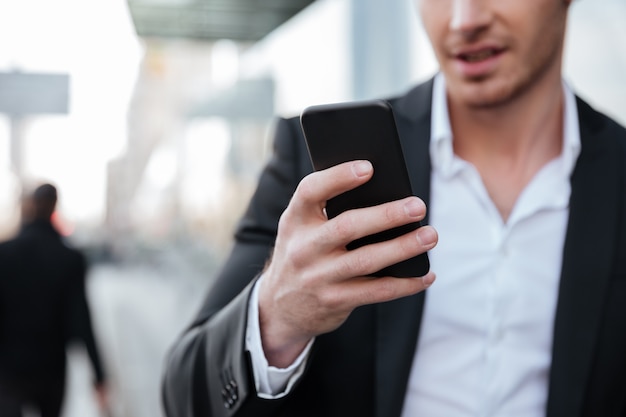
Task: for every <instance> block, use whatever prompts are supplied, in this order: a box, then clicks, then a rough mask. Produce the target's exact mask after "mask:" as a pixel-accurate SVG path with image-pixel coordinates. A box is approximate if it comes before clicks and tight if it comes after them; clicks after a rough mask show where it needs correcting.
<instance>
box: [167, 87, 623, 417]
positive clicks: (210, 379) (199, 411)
mask: <svg viewBox="0 0 626 417" xmlns="http://www.w3.org/2000/svg"><path fill="white" fill-rule="evenodd" d="M431 97H432V82H427V83H425V84H423V85H420V86H418V87H416V88H415V89H413V90H412V91H410V92H409V93H408V94H406V95H404V96H402V97H399V98H396V99H392V100H391V103H392V106H393V109H394V113H395V118H396V122H397V125H398V130H399V133H400V137H401V141H402V146H403V150H404V155H405V158H406V162H407V167H408V170H409V175H410V178H411V182H412V186H413V189H414V192H415V194H416V195H417V196H419V197H421V198H422V199H424V200H425V201H426V203H427V204H428V200H429V187H430V171H431V166H430V157H429V139H430V116H431V111H430V110H431ZM577 106H578V113H579V119H580V132H581V142H582V150H581V155H580V157H579V160H578V162H577V164H576V168H575V170H574V173H573V175H572V179H571V183H572V194H571V201H570V217H569V223H568V228H567V236H566V243H565V248H564V257H563V268H562V276H561V281H560V289H559V297H558V303H557V313H556V319H555V323H554V346H553V361H552V367H551V373H550V381H549V395H548V404H547V410H546V415H547V416H548V417H557V416H563V417H583V416H585V417H597V416H604V417H610V416H620V417H624V416H626V131H625V130H624V128H622V127H621V126H619V125H617V124H616V123H615V122H613V121H612V120H610V119H609V118H607V117H605V116H603V115H601V114H599V113H597V112H596V111H594V110H593V109H592V108H591V107H589V106H588V105H587V104H586V103H584V102H583V101H582V100H580V99H578V100H577ZM311 169H312V168H311V164H310V162H309V158H308V154H307V151H306V146H305V142H304V139H303V136H302V133H301V129H300V126H299V122H298V120H297V119H295V118H294V119H288V120H281V121H279V123H278V126H277V131H276V136H275V143H274V153H273V156H272V158H271V160H270V161H269V163H268V164H267V166H266V168H265V170H264V171H263V173H262V175H261V177H260V181H259V185H258V189H257V191H256V193H255V194H254V196H253V198H252V200H251V202H250V205H249V207H248V210H247V212H246V214H245V216H244V217H243V219H242V220H241V222H240V224H239V227H238V229H237V233H236V241H235V245H234V248H233V250H232V253H231V255H230V257H229V258H228V260H227V261H226V263H225V265H224V267H223V269H222V270H221V272H220V274H219V275H218V277H217V279H216V281H215V284H214V285H213V286H212V288H211V290H210V292H209V294H208V297H207V299H206V301H205V303H204V305H203V307H202V310H201V312H200V314H199V315H198V317H197V319H196V321H195V322H194V323H193V325H192V326H191V327H190V328H189V329H188V331H186V332H185V333H184V334H183V335H182V337H181V338H180V340H179V341H178V342H177V343H176V344H175V345H174V346H173V348H172V350H171V352H170V354H169V357H168V363H167V369H166V373H165V376H164V384H163V399H164V405H165V409H166V410H167V415H168V416H169V417H183V416H186V417H191V416H193V417H199V416H216V417H217V416H235V415H236V416H255V417H259V416H325V417H327V416H337V417H339V416H341V417H345V416H371V417H398V416H399V415H400V413H401V409H402V405H403V398H404V395H405V391H406V387H407V381H408V377H409V372H410V369H411V364H412V359H413V355H414V353H415V348H416V343H417V338H418V335H419V330H420V317H421V313H422V307H423V303H424V297H425V296H426V297H427V296H428V294H427V293H428V291H426V293H421V294H418V295H415V296H412V297H407V298H403V299H399V300H396V301H393V302H388V303H383V304H378V305H370V306H364V307H361V308H358V309H357V310H355V311H354V312H353V314H352V315H351V316H350V317H349V319H348V320H347V321H346V322H345V323H344V325H342V326H341V327H340V328H339V329H338V330H336V331H334V332H332V333H330V334H326V335H322V336H320V337H318V338H317V339H316V342H315V344H314V348H313V351H312V354H311V357H310V360H309V361H308V365H307V369H306V371H305V374H304V375H303V377H302V378H301V380H300V382H299V384H298V385H297V386H296V387H295V388H294V389H293V391H292V392H291V393H290V394H289V395H288V396H286V397H285V398H282V399H280V400H271V401H270V400H262V399H259V398H257V396H256V394H255V388H254V381H253V377H252V373H251V370H250V365H249V358H248V355H247V353H246V352H245V350H244V332H245V322H246V314H247V311H246V308H247V301H248V296H249V293H250V288H251V286H250V285H249V283H250V281H251V280H253V278H254V277H255V276H256V275H257V274H258V273H259V271H260V270H261V269H262V267H263V265H264V263H265V261H266V260H267V258H268V256H269V254H270V251H271V248H272V245H273V243H274V238H275V235H276V228H277V221H278V217H279V216H280V214H281V213H282V211H283V210H284V209H285V207H286V206H287V204H288V202H289V199H290V198H291V195H292V193H293V191H294V189H295V187H296V185H297V183H298V182H299V181H300V179H301V178H302V177H304V176H305V175H307V174H308V173H310V172H311ZM529 285H531V282H529ZM426 417H432V416H426Z"/></svg>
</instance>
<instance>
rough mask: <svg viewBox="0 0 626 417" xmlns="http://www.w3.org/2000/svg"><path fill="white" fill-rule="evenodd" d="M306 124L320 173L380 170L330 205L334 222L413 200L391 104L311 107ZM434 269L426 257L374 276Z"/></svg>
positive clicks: (398, 231)
mask: <svg viewBox="0 0 626 417" xmlns="http://www.w3.org/2000/svg"><path fill="white" fill-rule="evenodd" d="M300 124H301V126H302V131H303V133H304V137H305V140H306V144H307V148H308V151H309V157H310V158H311V162H312V163H313V168H314V169H315V170H316V171H319V170H323V169H326V168H330V167H332V166H334V165H338V164H340V163H342V162H347V161H353V160H357V159H365V160H368V161H370V162H371V163H372V165H373V166H374V175H373V177H372V178H371V179H370V180H369V181H368V182H366V183H365V184H363V185H361V186H359V187H357V188H355V189H353V190H350V191H347V192H345V193H343V194H340V195H338V196H336V197H334V198H332V199H330V200H328V201H327V202H326V214H327V216H328V218H333V217H335V216H337V215H338V214H340V213H342V212H344V211H346V210H351V209H357V208H363V207H369V206H375V205H379V204H382V203H386V202H389V201H394V200H399V199H402V198H405V197H408V196H411V195H413V191H412V188H411V183H410V181H409V175H408V172H407V169H406V164H405V161H404V155H403V153H402V147H401V145H400V138H399V137H398V131H397V128H396V124H395V119H394V116H393V111H392V108H391V105H390V104H389V103H388V102H387V101H385V100H367V101H356V102H348V103H334V104H323V105H316V106H311V107H307V108H305V109H304V110H303V111H302V113H301V115H300ZM420 226H421V224H420V222H415V223H410V224H407V225H404V226H400V227H396V228H392V229H389V230H386V231H383V232H380V233H376V234H373V235H370V236H365V237H363V238H360V239H357V240H355V241H353V242H351V243H350V244H348V245H347V249H349V250H352V249H355V248H358V247H361V246H363V245H367V244H372V243H376V242H381V241H385V240H389V239H393V238H395V237H398V236H401V235H403V234H405V233H408V232H411V231H413V230H415V229H417V228H418V227H420ZM429 269H430V263H429V261H428V255H427V254H426V253H424V254H421V255H418V256H416V257H414V258H411V259H407V260H405V261H402V262H400V263H397V264H395V265H391V266H388V267H386V268H384V269H382V270H380V271H378V272H376V273H374V274H373V276H394V277H398V278H405V277H416V276H422V275H425V274H426V273H427V272H428V271H429Z"/></svg>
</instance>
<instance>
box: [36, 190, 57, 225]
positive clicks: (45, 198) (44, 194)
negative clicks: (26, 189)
mask: <svg viewBox="0 0 626 417" xmlns="http://www.w3.org/2000/svg"><path fill="white" fill-rule="evenodd" d="M57 197H58V196H57V189H56V187H55V186H54V185H52V184H42V185H40V186H39V187H37V188H35V191H33V193H32V202H33V208H34V211H35V213H34V214H35V217H36V218H38V219H49V218H50V216H52V213H54V209H55V208H56V204H57Z"/></svg>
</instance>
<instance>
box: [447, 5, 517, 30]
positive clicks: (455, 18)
mask: <svg viewBox="0 0 626 417" xmlns="http://www.w3.org/2000/svg"><path fill="white" fill-rule="evenodd" d="M496 1H498V0H496ZM519 1H527V0H519ZM491 19H492V14H491V10H490V8H489V1H487V0H452V16H451V18H450V30H452V31H454V32H460V33H462V34H463V35H464V36H465V37H468V38H471V37H474V36H476V35H477V34H478V33H480V32H482V31H483V30H484V29H485V28H486V27H488V26H489V24H490V23H491Z"/></svg>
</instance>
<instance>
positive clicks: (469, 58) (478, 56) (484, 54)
mask: <svg viewBox="0 0 626 417" xmlns="http://www.w3.org/2000/svg"><path fill="white" fill-rule="evenodd" d="M501 52H502V49H500V48H480V49H474V50H468V51H462V52H459V53H457V54H456V57H457V59H460V60H463V61H465V62H479V61H484V60H486V59H489V58H491V57H493V56H496V55H498V54H499V53H501Z"/></svg>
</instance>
